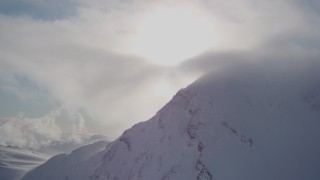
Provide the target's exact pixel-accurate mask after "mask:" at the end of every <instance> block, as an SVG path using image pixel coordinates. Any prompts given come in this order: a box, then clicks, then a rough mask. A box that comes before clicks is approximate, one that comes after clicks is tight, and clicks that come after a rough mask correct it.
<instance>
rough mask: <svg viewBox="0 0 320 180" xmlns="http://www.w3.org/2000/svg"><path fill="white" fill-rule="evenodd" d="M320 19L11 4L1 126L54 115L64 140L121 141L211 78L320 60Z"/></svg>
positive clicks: (313, 10) (238, 6) (236, 9)
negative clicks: (247, 66)
mask: <svg viewBox="0 0 320 180" xmlns="http://www.w3.org/2000/svg"><path fill="white" fill-rule="evenodd" d="M319 12H320V3H319V2H318V1H316V0H304V1H303V0H278V1H264V0H237V1H232V0H215V1H210V0H198V1H183V0H175V1H169V0H168V1H151V0H123V1H118V0H108V1H106V0H92V1H86V0H57V1H49V0H2V1H0V28H1V29H0V119H1V124H4V123H5V122H8V121H10V122H11V121H13V120H15V123H24V122H23V121H24V120H23V119H26V118H27V119H28V122H30V121H32V119H35V121H39V119H42V120H41V122H43V121H46V119H48V118H47V117H49V115H50V118H49V120H48V121H50V123H49V124H48V125H50V124H52V126H53V129H58V130H57V131H56V132H57V133H61V131H74V132H76V133H79V132H80V131H81V133H100V134H104V135H107V136H109V137H112V138H114V137H116V136H118V135H119V134H120V133H122V131H123V130H125V129H127V128H129V127H131V126H132V125H133V124H135V123H137V122H139V121H144V120H147V119H148V118H150V117H151V116H152V115H154V114H155V113H156V111H157V110H159V108H161V106H163V105H164V104H165V103H166V102H167V101H168V100H170V98H171V97H172V96H173V95H174V94H175V92H176V91H177V90H179V89H180V88H183V87H185V86H186V85H188V84H189V83H191V82H192V81H193V80H195V79H196V78H197V77H198V76H199V75H200V74H203V73H205V72H207V71H210V70H221V69H223V67H225V66H229V65H231V64H237V63H242V62H246V63H247V62H252V63H255V62H259V61H262V60H268V59H270V60H277V61H279V62H280V61H281V60H283V59H286V60H288V59H292V60H299V59H300V60H303V59H318V58H319V57H320V56H319V54H318V49H319V47H320V41H319V38H320V33H319V30H320V28H319V25H320V22H319V21H320V18H319V16H320V13H319ZM286 62H287V61H286ZM168 65H169V66H168ZM288 65H289V64H288ZM57 111H59V112H60V111H63V113H66V112H67V114H68V116H61V113H53V112H57ZM52 114H56V116H55V115H52ZM22 117H23V118H22ZM79 117H81V119H83V121H84V122H83V121H82V120H81V121H79V120H78V119H79ZM17 119H19V121H17ZM52 119H54V120H52ZM83 123H84V125H83ZM1 124H0V125H1ZM6 127H8V125H6ZM10 127H11V126H10ZM18 127H29V126H17V128H18ZM75 127H77V128H76V130H75ZM4 129H5V126H3V127H0V130H1V131H2V132H5V130H4ZM18 131H24V130H23V128H21V129H18ZM6 132H7V131H6ZM8 132H9V131H8ZM30 132H37V130H33V131H28V133H29V134H30ZM50 133H51V134H50V136H48V135H47V136H48V137H49V138H51V137H57V136H54V135H52V133H53V132H52V131H50ZM22 134H23V132H22ZM38 134H42V132H41V133H38ZM6 135H7V136H9V133H7V134H5V133H4V135H2V136H1V138H5V137H6ZM42 135H43V134H42ZM43 136H45V135H43ZM0 142H1V141H0Z"/></svg>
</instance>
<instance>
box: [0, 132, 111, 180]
mask: <svg viewBox="0 0 320 180" xmlns="http://www.w3.org/2000/svg"><path fill="white" fill-rule="evenodd" d="M67 137H68V136H64V138H67ZM106 139H107V138H106V137H105V136H101V135H94V136H92V137H82V138H81V139H80V140H79V141H78V142H76V141H68V140H64V139H61V140H60V141H51V143H50V144H49V145H48V146H43V147H40V148H38V149H27V148H26V147H16V146H2V145H0V180H13V179H20V178H21V177H22V176H23V175H24V174H25V173H27V172H28V171H30V170H31V169H33V168H35V167H37V166H39V165H40V164H42V163H44V162H45V161H47V160H48V159H49V158H50V157H52V156H54V155H57V154H61V153H71V152H72V150H74V149H76V148H79V147H81V146H84V145H88V144H91V143H94V142H97V141H102V140H106ZM105 145H106V144H105ZM105 145H104V146H105Z"/></svg>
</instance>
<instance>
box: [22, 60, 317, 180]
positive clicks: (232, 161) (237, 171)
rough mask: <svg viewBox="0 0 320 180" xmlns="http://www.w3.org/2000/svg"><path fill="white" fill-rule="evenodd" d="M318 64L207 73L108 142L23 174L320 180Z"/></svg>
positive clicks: (58, 178) (32, 178)
mask: <svg viewBox="0 0 320 180" xmlns="http://www.w3.org/2000/svg"><path fill="white" fill-rule="evenodd" d="M319 70H320V68H319V67H318V66H317V67H310V68H309V67H308V71H305V69H304V68H300V69H281V70H279V69H277V70H272V71H271V72H270V69H268V70H265V69H263V68H249V69H241V68H240V69H237V70H233V71H232V73H230V72H229V73H224V72H218V73H213V74H211V75H207V76H205V77H203V78H201V79H199V80H198V81H196V82H195V83H193V84H192V85H190V86H189V87H187V88H185V89H183V90H180V91H179V92H178V93H177V94H176V95H175V96H174V97H173V99H172V100H171V101H170V102H169V103H168V104H167V105H165V106H164V107H163V108H162V109H161V110H160V111H159V112H158V113H157V114H156V115H155V116H154V117H153V118H151V119H150V120H148V121H146V122H142V123H139V124H136V125H135V126H133V127H132V128H130V129H128V130H126V131H125V132H124V133H123V134H122V135H121V136H120V137H119V138H118V139H117V140H115V141H114V142H112V143H110V144H108V145H107V147H106V148H102V147H101V146H99V148H93V150H88V151H84V153H80V154H79V155H77V151H74V152H73V153H71V154H70V155H68V156H66V155H59V156H56V157H54V158H52V159H51V160H49V161H48V162H46V163H45V164H43V165H41V166H39V167H38V168H36V169H34V170H33V171H31V172H29V173H28V174H27V175H26V176H25V177H24V178H23V179H24V180H37V179H41V180H45V179H51V180H52V179H54V180H62V179H68V180H80V179H83V180H84V179H86V180H102V179H118V180H124V179H128V180H142V179H145V180H149V179H155V180H169V179H174V180H180V179H181V180H182V179H183V180H186V179H196V180H213V179H217V180H234V179H240V180H247V179H259V180H269V179H273V180H283V179H291V180H295V179H297V180H298V179H308V180H316V179H319V178H320V172H319V170H318V167H320V156H319V155H318V152H319V150H320V141H318V137H319V136H320V131H319V127H320V108H319V107H320V77H319V76H318V72H319ZM102 145H103V144H102ZM94 146H96V145H93V147H94ZM90 147H91V146H90V145H89V146H87V147H86V148H90ZM57 167H58V168H57Z"/></svg>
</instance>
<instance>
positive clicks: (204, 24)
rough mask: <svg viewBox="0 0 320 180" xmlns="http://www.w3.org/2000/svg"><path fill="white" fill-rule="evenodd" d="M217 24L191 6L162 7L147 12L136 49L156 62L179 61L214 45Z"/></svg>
mask: <svg viewBox="0 0 320 180" xmlns="http://www.w3.org/2000/svg"><path fill="white" fill-rule="evenodd" d="M213 41H214V39H213V28H212V26H211V24H210V22H209V21H208V20H206V18H204V17H203V16H202V15H200V13H196V11H192V10H191V9H182V8H181V9H178V8H171V9H159V10H156V11H153V12H152V13H150V14H148V15H146V16H145V18H144V20H142V22H141V24H140V26H139V27H138V32H137V34H136V36H135V38H134V39H133V45H132V51H133V53H134V54H138V55H140V56H143V57H145V58H147V59H150V60H151V61H153V62H154V63H157V64H161V65H176V64H178V63H180V62H181V61H183V60H186V59H188V58H191V57H193V56H196V55H197V54H199V53H201V52H203V51H205V50H206V49H208V48H210V47H211V46H212V45H213Z"/></svg>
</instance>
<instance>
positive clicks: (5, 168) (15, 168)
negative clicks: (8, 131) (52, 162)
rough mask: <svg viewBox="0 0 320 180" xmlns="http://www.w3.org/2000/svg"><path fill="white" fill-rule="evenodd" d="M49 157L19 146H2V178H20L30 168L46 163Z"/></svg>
mask: <svg viewBox="0 0 320 180" xmlns="http://www.w3.org/2000/svg"><path fill="white" fill-rule="evenodd" d="M47 159H48V157H47V156H46V155H44V154H39V153H35V152H31V151H29V150H26V149H22V148H18V147H8V146H0V179H3V180H9V179H10V180H14V179H20V178H21V177H22V176H23V175H24V174H25V173H26V172H28V171H29V170H30V169H32V168H35V167H36V166H38V165H39V164H41V163H44V162H45V161H46V160H47Z"/></svg>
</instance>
